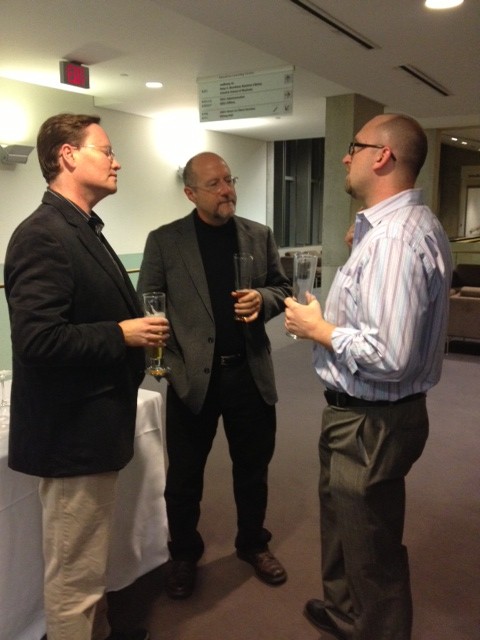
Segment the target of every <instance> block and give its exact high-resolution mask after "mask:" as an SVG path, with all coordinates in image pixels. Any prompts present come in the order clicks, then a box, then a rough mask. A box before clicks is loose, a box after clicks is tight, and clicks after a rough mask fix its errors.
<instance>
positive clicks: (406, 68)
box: [398, 64, 452, 96]
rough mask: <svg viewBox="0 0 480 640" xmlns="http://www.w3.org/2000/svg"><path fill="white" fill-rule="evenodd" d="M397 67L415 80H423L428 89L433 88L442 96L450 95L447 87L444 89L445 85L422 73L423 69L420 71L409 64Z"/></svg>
mask: <svg viewBox="0 0 480 640" xmlns="http://www.w3.org/2000/svg"><path fill="white" fill-rule="evenodd" d="M398 68H399V69H401V70H402V71H405V73H408V74H409V75H411V76H412V77H413V78H415V79H416V80H419V81H420V82H423V84H425V85H427V87H430V89H433V90H434V91H436V92H437V93H440V94H441V95H442V96H450V95H452V94H451V93H450V92H449V91H448V89H445V87H442V85H441V84H438V82H436V81H435V80H432V78H429V77H428V76H427V75H426V74H425V73H423V71H420V70H419V69H417V68H416V67H412V65H410V64H401V65H400V66H399V67H398Z"/></svg>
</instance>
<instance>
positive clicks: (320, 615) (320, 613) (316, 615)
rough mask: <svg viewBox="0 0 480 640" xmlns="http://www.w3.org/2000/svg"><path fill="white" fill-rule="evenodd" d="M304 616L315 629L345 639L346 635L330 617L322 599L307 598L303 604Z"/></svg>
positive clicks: (341, 639) (340, 639) (339, 639)
mask: <svg viewBox="0 0 480 640" xmlns="http://www.w3.org/2000/svg"><path fill="white" fill-rule="evenodd" d="M304 614H305V617H306V618H307V620H308V621H309V622H311V623H312V624H313V625H314V626H315V627H317V629H321V630H322V631H327V632H328V633H330V634H331V635H332V636H334V637H335V638H338V640H347V636H346V635H345V634H344V633H343V632H342V631H340V629H339V628H338V627H337V625H336V624H335V622H334V621H333V620H332V618H330V616H329V615H328V613H327V610H326V609H325V603H324V602H323V600H309V601H308V602H307V604H306V605H305V610H304Z"/></svg>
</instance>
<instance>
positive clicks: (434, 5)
mask: <svg viewBox="0 0 480 640" xmlns="http://www.w3.org/2000/svg"><path fill="white" fill-rule="evenodd" d="M461 4H463V0H425V6H426V7H428V9H451V8H452V7H458V6H459V5H461Z"/></svg>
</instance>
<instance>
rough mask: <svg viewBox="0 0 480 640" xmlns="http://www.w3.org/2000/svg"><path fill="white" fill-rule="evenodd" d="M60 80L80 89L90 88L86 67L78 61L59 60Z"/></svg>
mask: <svg viewBox="0 0 480 640" xmlns="http://www.w3.org/2000/svg"><path fill="white" fill-rule="evenodd" d="M60 82H62V83H63V84H70V85H72V87H80V88H81V89H89V88H90V77H89V72H88V67H85V66H84V65H83V64H79V63H78V62H69V61H68V60H60Z"/></svg>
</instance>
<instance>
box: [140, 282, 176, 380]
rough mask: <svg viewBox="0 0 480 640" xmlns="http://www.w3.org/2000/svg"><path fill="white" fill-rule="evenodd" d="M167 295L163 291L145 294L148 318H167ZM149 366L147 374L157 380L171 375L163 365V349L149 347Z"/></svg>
mask: <svg viewBox="0 0 480 640" xmlns="http://www.w3.org/2000/svg"><path fill="white" fill-rule="evenodd" d="M165 304H166V299H165V294H164V293H163V292H161V291H150V292H148V293H144V294H143V309H144V312H145V315H146V316H158V317H160V318H165ZM147 361H148V366H147V368H146V373H148V374H150V375H151V376H154V377H155V378H157V379H159V378H166V377H167V376H168V375H169V374H170V367H167V366H166V365H165V364H164V363H163V348H162V347H148V349H147Z"/></svg>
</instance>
